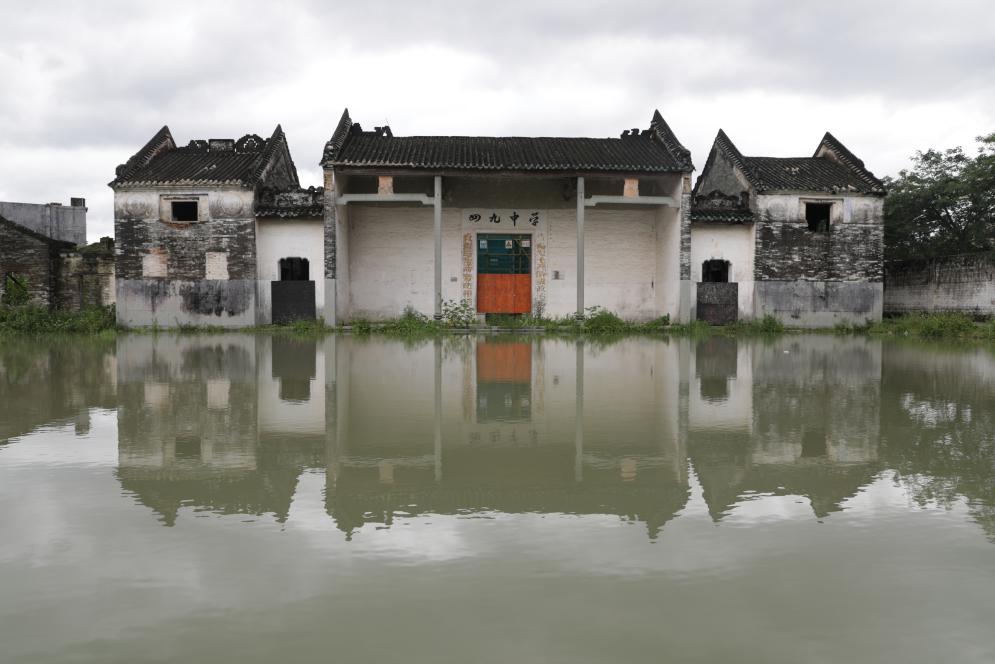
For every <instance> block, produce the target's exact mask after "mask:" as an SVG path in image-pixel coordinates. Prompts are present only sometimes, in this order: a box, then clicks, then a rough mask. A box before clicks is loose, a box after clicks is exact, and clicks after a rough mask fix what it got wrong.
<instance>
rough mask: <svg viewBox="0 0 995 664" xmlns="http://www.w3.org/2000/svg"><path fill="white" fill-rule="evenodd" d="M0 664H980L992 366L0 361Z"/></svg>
mask: <svg viewBox="0 0 995 664" xmlns="http://www.w3.org/2000/svg"><path fill="white" fill-rule="evenodd" d="M0 533H2V538H0V661H3V662H145V661H156V662H158V661H238V662H272V661H286V662H294V661H331V660H334V661H342V662H389V661H403V662H615V661H625V662H645V661H681V662H730V661H736V662H765V663H769V662H785V663H788V662H790V663H797V662H842V661H850V662H892V661H895V662H898V661H900V662H937V661H952V662H954V661H955V662H991V661H995V630H993V629H992V624H993V622H992V620H993V619H992V615H993V613H992V610H993V608H995V355H993V354H992V353H991V352H990V351H987V350H984V349H980V350H979V349H954V348H943V347H924V346H910V345H899V344H890V343H882V342H880V341H874V340H867V339H862V338H835V337H830V336H814V335H807V336H802V337H785V338H783V339H779V340H776V341H772V342H763V341H744V340H738V341H737V340H734V339H726V338H711V339H707V340H704V341H700V342H693V341H688V340H676V339H675V340H670V341H666V340H649V339H629V340H623V341H619V342H615V343H594V342H592V341H587V342H581V343H574V342H571V341H563V340H551V339H544V340H542V339H520V338H502V337H492V338H486V339H485V338H470V337H461V338H453V339H444V340H442V341H439V342H433V341H427V342H401V341H391V340H383V339H361V338H348V337H345V338H329V339H326V340H322V341H317V342H315V341H304V340H299V339H293V338H286V337H268V336H251V335H210V336H169V335H160V336H158V337H153V336H125V337H122V338H120V339H118V340H117V341H109V342H78V341H73V342H72V343H65V342H53V343H46V342H38V341H32V342H30V343H28V342H15V341H3V342H0Z"/></svg>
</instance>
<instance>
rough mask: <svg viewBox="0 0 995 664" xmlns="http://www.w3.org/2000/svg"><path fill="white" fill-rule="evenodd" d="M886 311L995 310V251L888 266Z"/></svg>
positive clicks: (976, 312)
mask: <svg viewBox="0 0 995 664" xmlns="http://www.w3.org/2000/svg"><path fill="white" fill-rule="evenodd" d="M884 311H885V313H891V314H902V313H909V312H916V311H924V312H935V311H956V312H962V313H966V314H970V315H976V316H982V315H985V316H990V315H993V314H995V255H993V254H990V253H985V254H958V255H956V256H945V257H943V258H934V259H929V260H915V261H905V262H902V263H898V264H895V265H892V266H889V267H888V269H887V271H886V272H885V289H884Z"/></svg>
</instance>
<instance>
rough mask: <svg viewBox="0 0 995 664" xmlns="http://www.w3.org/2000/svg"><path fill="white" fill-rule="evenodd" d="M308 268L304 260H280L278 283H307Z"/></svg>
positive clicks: (308, 278)
mask: <svg viewBox="0 0 995 664" xmlns="http://www.w3.org/2000/svg"><path fill="white" fill-rule="evenodd" d="M309 271H310V266H309V264H308V260H307V259H306V258H281V259H280V281H309V280H310V279H311V277H310V276H308V273H309Z"/></svg>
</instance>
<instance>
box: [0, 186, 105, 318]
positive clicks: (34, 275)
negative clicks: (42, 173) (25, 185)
mask: <svg viewBox="0 0 995 664" xmlns="http://www.w3.org/2000/svg"><path fill="white" fill-rule="evenodd" d="M85 245H86V201H85V200H84V199H82V198H73V199H72V202H71V204H70V205H68V206H63V205H61V204H59V203H47V204H35V203H9V202H0V300H2V301H3V302H4V303H6V304H33V305H38V306H43V307H48V308H50V309H55V308H58V309H66V310H78V309H80V308H82V307H86V306H103V305H109V304H113V303H114V241H113V240H112V239H111V238H103V239H102V240H101V241H100V242H97V243H95V244H93V245H90V246H85Z"/></svg>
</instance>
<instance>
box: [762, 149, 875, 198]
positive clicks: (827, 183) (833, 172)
mask: <svg viewBox="0 0 995 664" xmlns="http://www.w3.org/2000/svg"><path fill="white" fill-rule="evenodd" d="M746 165H747V167H748V168H749V169H750V171H751V172H752V174H753V175H755V176H756V178H757V179H758V180H759V181H760V187H759V189H760V190H761V191H771V190H792V191H827V192H837V191H857V192H864V193H871V192H872V191H873V189H872V187H871V186H869V184H868V183H867V182H866V181H865V180H864V179H863V178H860V177H858V175H857V174H856V173H855V172H854V171H852V170H851V169H849V168H847V167H846V166H844V165H842V164H838V163H836V162H834V161H832V160H831V159H828V158H826V157H746Z"/></svg>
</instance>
